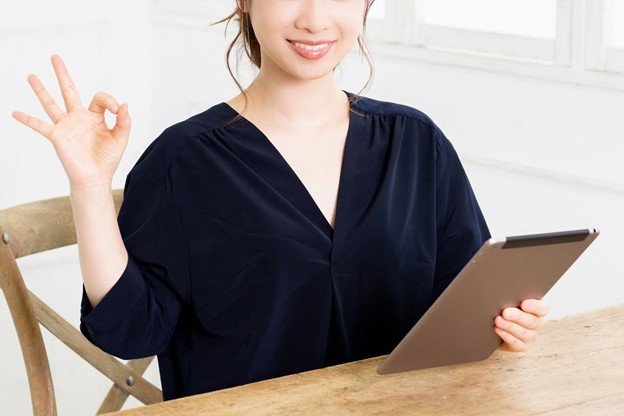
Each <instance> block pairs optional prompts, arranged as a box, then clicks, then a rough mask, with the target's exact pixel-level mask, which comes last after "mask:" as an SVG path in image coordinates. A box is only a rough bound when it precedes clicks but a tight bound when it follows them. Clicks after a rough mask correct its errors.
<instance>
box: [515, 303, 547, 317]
mask: <svg viewBox="0 0 624 416" xmlns="http://www.w3.org/2000/svg"><path fill="white" fill-rule="evenodd" d="M520 309H522V310H523V311H525V312H528V313H532V314H533V315H536V316H541V317H544V316H546V315H548V311H549V309H550V308H549V307H548V304H547V303H546V302H545V301H543V300H541V299H526V300H524V301H523V302H522V303H521V304H520Z"/></svg>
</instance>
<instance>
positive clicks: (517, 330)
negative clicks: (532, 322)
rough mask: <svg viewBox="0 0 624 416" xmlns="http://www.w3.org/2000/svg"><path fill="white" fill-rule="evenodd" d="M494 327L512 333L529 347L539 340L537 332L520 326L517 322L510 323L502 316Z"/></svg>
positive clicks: (497, 319)
mask: <svg viewBox="0 0 624 416" xmlns="http://www.w3.org/2000/svg"><path fill="white" fill-rule="evenodd" d="M494 325H495V327H496V328H499V329H502V330H504V331H506V332H508V333H510V334H511V335H513V336H514V337H515V338H518V339H519V340H521V341H522V342H524V343H525V344H527V345H528V344H531V343H533V342H534V341H535V340H536V339H537V330H535V329H530V328H527V327H525V326H523V325H519V324H517V323H516V322H513V321H509V320H507V319H504V318H502V317H500V316H498V317H496V319H495V320H494Z"/></svg>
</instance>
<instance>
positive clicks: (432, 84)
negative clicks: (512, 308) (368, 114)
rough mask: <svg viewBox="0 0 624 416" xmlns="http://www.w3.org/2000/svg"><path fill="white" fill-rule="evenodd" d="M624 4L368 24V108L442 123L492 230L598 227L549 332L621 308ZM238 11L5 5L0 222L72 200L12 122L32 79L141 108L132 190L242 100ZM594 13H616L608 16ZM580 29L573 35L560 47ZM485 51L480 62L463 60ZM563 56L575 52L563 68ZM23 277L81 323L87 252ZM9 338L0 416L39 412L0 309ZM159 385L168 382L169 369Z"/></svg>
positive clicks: (483, 7)
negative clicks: (176, 127)
mask: <svg viewBox="0 0 624 416" xmlns="http://www.w3.org/2000/svg"><path fill="white" fill-rule="evenodd" d="M621 3H622V2H617V1H608V0H607V1H604V2H602V1H597V0H592V2H591V6H589V4H590V3H589V2H585V1H582V0H571V1H568V0H563V1H562V0H558V1H556V0H548V1H545V0H539V1H538V0H533V1H528V0H516V1H514V0H505V1H503V0H479V1H476V0H475V1H471V2H466V1H464V0H454V1H453V0H444V1H442V0H418V1H415V2H414V3H413V4H411V3H409V1H406V0H396V1H395V0H393V1H392V2H385V1H382V0H378V4H377V6H376V9H375V10H374V16H376V17H378V19H372V20H371V33H373V34H374V38H375V39H373V41H372V42H371V47H372V50H373V55H374V57H375V65H376V80H375V83H374V86H373V88H372V89H371V91H370V92H369V93H368V96H370V97H373V98H378V99H383V100H390V101H395V102H400V103H404V104H408V105H411V106H414V107H417V108H419V109H420V110H422V111H424V112H426V113H427V114H429V115H430V116H431V117H432V118H433V119H434V120H435V122H436V123H437V124H438V125H439V126H440V127H441V128H442V129H443V130H444V132H445V133H446V135H447V136H448V137H449V138H450V139H451V141H452V142H453V143H454V145H455V147H456V148H457V150H458V152H459V154H460V157H461V158H462V160H463V162H464V165H465V168H466V170H467V171H468V174H469V176H470V178H471V181H472V184H473V187H474V189H475V192H476V193H477V197H478V198H479V201H480V203H481V206H482V209H483V211H484V213H485V215H486V218H487V219H488V222H489V224H490V227H491V230H492V232H493V234H495V235H498V236H505V235H514V234H524V233H536V232H546V231H557V230H566V229H576V228H588V227H596V228H599V229H601V231H602V235H601V236H600V237H599V238H598V240H597V241H596V243H595V244H594V246H592V247H591V248H590V249H589V250H588V251H587V253H586V254H585V255H584V256H583V257H582V258H581V259H580V260H579V262H578V263H577V264H575V265H574V266H573V267H572V269H570V271H569V272H568V273H567V274H566V276H565V277H564V278H563V279H562V280H561V281H560V282H559V283H558V284H557V285H556V287H555V288H554V289H553V290H552V291H551V292H550V293H549V295H548V299H549V301H550V304H551V307H552V313H551V317H552V318H557V317H561V316H564V315H569V314H573V313H578V312H582V311H586V310H590V309H595V308H599V307H603V306H607V305H612V304H616V303H622V302H624V273H623V272H624V266H623V265H622V262H621V261H620V258H621V256H622V243H621V239H622V235H624V219H622V215H621V213H622V212H624V168H623V165H622V159H623V156H624V145H623V144H622V143H623V139H624V75H623V73H622V72H618V71H619V69H618V68H619V66H618V65H620V64H618V61H617V57H618V53H619V52H618V49H617V48H618V47H619V48H620V49H619V50H620V51H621V48H623V47H624V30H623V29H622V28H624V7H622V5H621ZM466 4H470V5H471V6H470V7H469V8H466ZM230 5H231V2H230V1H223V0H220V1H218V2H216V1H214V0H212V1H201V0H176V1H155V0H134V1H132V2H124V1H121V0H107V1H102V0H92V1H89V2H85V1H79V0H55V1H54V2H46V1H43V0H22V1H21V2H8V1H6V2H1V3H0V131H1V132H2V137H1V138H0V168H1V169H2V175H1V176H0V209H2V208H5V207H8V206H12V205H16V204H19V203H24V202H28V201H33V200H37V199H43V198H48V197H54V196H58V195H63V194H66V193H67V192H68V188H67V183H66V180H65V178H64V175H63V171H62V169H61V167H60V164H59V163H58V162H57V160H56V158H55V156H54V153H53V151H52V148H51V147H50V146H49V144H48V143H47V142H46V140H45V139H43V138H41V137H38V136H37V135H36V134H34V133H32V132H31V131H29V130H27V129H26V128H24V127H22V126H21V125H19V124H18V123H17V122H15V121H14V120H13V119H12V118H11V112H12V111H13V110H15V109H21V110H25V111H28V112H32V113H35V114H39V115H41V116H43V114H42V111H41V110H40V107H39V105H38V103H37V101H36V98H35V96H34V95H33V94H32V93H31V92H30V90H29V87H28V84H27V83H26V77H27V75H28V74H29V73H37V74H38V75H40V77H41V78H42V79H43V81H44V83H45V84H46V85H48V86H49V87H50V89H51V90H52V91H54V92H55V95H56V96H57V97H58V94H57V93H56V92H57V90H55V88H54V87H53V86H54V77H53V73H52V70H51V66H50V64H49V56H50V55H51V54H52V53H59V54H61V55H62V56H63V57H64V58H65V60H66V62H67V64H68V66H69V69H70V71H71V73H72V74H73V76H74V80H75V81H76V83H77V85H78V87H79V90H80V91H81V93H82V97H83V100H84V101H85V104H86V103H88V102H89V101H90V99H91V97H92V96H93V94H94V93H95V92H96V91H99V90H104V91H107V92H110V93H111V94H113V95H115V96H116V97H118V98H119V100H121V101H125V102H128V103H129V104H130V111H131V114H132V117H133V120H134V125H133V133H132V136H131V143H130V145H129V148H128V150H127V152H126V154H125V157H124V160H123V162H122V164H121V167H120V169H119V171H118V174H117V176H116V178H115V186H116V187H122V186H123V181H124V177H125V175H126V173H127V172H128V171H129V169H130V168H131V167H132V165H133V164H134V162H135V161H136V159H137V158H138V157H139V156H140V154H141V152H142V151H143V149H145V147H146V146H147V145H148V144H149V143H150V142H151V141H152V140H153V139H154V138H155V137H156V136H157V135H158V134H159V133H160V132H161V131H162V130H163V129H164V128H166V127H167V126H169V125H171V124H172V123H175V122H177V121H180V120H182V119H185V118H187V117H189V116H190V115H193V114H195V113H197V112H199V111H202V110H203V109H205V108H207V107H209V106H212V105H214V104H215V103H218V102H220V101H224V100H227V99H228V98H230V97H231V96H233V95H234V94H235V93H236V88H235V87H234V84H233V83H232V82H231V81H230V79H229V77H228V75H227V72H226V70H225V65H224V50H225V46H226V42H225V39H224V35H223V27H222V26H218V27H212V26H210V22H214V21H216V20H218V19H219V18H221V17H223V16H225V15H226V14H227V13H228V11H229V10H230ZM501 5H502V6H501ZM596 5H602V6H605V10H608V11H609V13H606V14H604V17H605V19H600V17H601V16H603V14H602V11H601V10H602V9H595V7H596ZM386 6H387V7H388V9H386V8H385V7H386ZM397 6H400V7H404V8H405V9H406V10H412V11H414V12H415V13H414V16H413V17H412V13H409V14H405V15H404V16H403V18H402V20H400V22H402V25H393V24H390V23H389V22H388V21H384V20H383V18H384V17H385V18H386V19H390V18H395V19H396V16H400V11H401V10H400V7H397ZM562 6H563V7H564V8H557V7H562ZM567 6H570V7H569V8H567V9H566V8H565V7H567ZM602 6H601V7H602ZM562 10H563V12H562ZM417 13H418V14H417ZM393 16H394V17H393ZM558 16H559V18H560V19H562V20H559V23H557V20H556V19H557V18H558ZM561 16H563V18H562V17H561ZM596 16H598V17H596ZM412 20H414V22H412ZM415 22H417V23H418V24H420V25H424V26H426V28H425V29H427V28H428V29H427V30H429V29H431V31H430V32H427V33H433V34H434V35H435V36H434V37H433V38H431V39H435V42H438V41H440V42H441V44H444V45H446V46H445V47H444V48H442V49H439V48H438V49H436V48H437V47H436V45H439V44H440V43H436V44H433V45H426V44H425V45H423V42H424V41H422V39H421V41H420V43H419V41H417V40H414V38H412V37H410V36H412V33H411V32H410V34H409V36H407V35H405V33H407V32H406V28H408V29H409V28H411V27H412V26H413V25H412V23H414V24H415ZM562 22H563V23H562ZM596 22H598V23H596ZM564 23H565V24H564ZM585 25H588V26H585ZM399 26H400V27H399ZM424 26H423V27H424ZM568 26H570V27H571V28H572V29H570V32H569V33H568V32H564V33H563V36H561V35H557V34H558V33H560V31H561V30H567V29H566V28H567V27H568ZM414 27H415V26H414ZM586 29H587V30H586ZM410 30H411V29H410ZM423 33H425V32H423ZM585 33H588V34H591V36H589V35H588V37H587V38H585V37H584V36H585V35H584V34H585ZM466 34H474V35H475V36H474V38H471V39H470V40H471V42H472V41H473V40H474V42H475V43H469V44H467V43H465V42H464V41H465V40H466ZM403 35H405V36H404V37H402V36H403ZM440 36H442V37H443V39H440V38H439V37H440ZM503 38H504V39H507V40H509V39H511V42H510V43H509V45H511V46H510V49H505V53H507V51H511V52H509V54H511V55H513V53H515V52H514V51H516V50H517V51H519V52H518V56H520V57H514V56H491V54H489V55H487V56H485V55H484V54H483V53H482V52H479V51H478V50H481V49H480V46H483V45H484V47H485V48H489V47H490V46H492V45H490V44H489V43H488V42H494V49H495V50H499V49H497V48H498V46H500V45H499V42H498V39H500V40H501V41H500V43H502V40H503ZM555 38H557V39H558V42H559V43H558V44H557V45H559V46H556V48H558V49H557V51H558V52H557V53H552V54H551V55H552V56H553V62H537V63H536V62H535V59H526V57H527V56H531V53H532V50H531V48H542V49H540V50H542V52H540V55H539V56H540V57H543V56H550V55H548V54H546V55H544V53H543V50H544V49H543V48H544V47H546V50H547V48H548V45H550V44H549V43H544V42H551V43H552V42H554V41H553V39H555ZM562 39H563V40H564V41H563V43H561V42H560V41H561V40H562ZM569 40H570V42H568V41H569ZM448 45H455V46H452V47H450V49H451V50H449V46H448ZM457 45H459V46H457ZM466 45H467V46H466ZM473 45H476V47H475V50H477V49H478V50H477V51H476V52H475V51H470V50H468V51H467V50H458V48H459V49H461V48H464V49H465V48H467V47H470V48H472V47H473ZM561 45H563V48H564V49H565V48H567V49H565V50H564V53H563V54H562V53H561ZM613 48H615V49H613ZM488 50H489V49H488ZM613 50H614V51H615V52H613ZM473 52H474V53H473ZM562 57H563V58H562ZM588 57H591V60H590V59H589V58H588ZM540 59H545V58H540ZM590 61H591V62H590ZM609 68H611V69H609ZM612 68H616V69H615V70H613V69H612ZM605 69H608V70H605ZM241 75H242V77H243V78H244V79H250V77H251V76H252V73H251V72H250V71H249V70H248V68H247V66H245V65H243V66H242V74H241ZM366 76H367V68H366V66H365V65H364V64H362V62H361V59H360V58H359V56H358V55H357V54H356V53H354V54H353V55H352V56H350V57H349V58H348V59H347V61H346V62H345V63H344V64H343V65H342V66H341V68H340V69H339V70H338V71H337V79H338V82H339V84H340V86H341V87H342V88H344V89H347V90H351V91H358V90H359V89H360V87H361V86H362V85H363V83H364V81H365V79H366ZM21 263H22V265H23V266H24V268H25V269H26V270H27V271H28V275H27V283H28V284H29V285H30V287H31V288H32V290H33V291H34V292H36V293H38V294H39V295H40V296H41V297H42V298H44V299H45V300H47V301H49V302H50V303H52V304H53V305H54V306H55V307H56V308H58V309H59V310H60V312H61V313H62V315H64V316H65V317H66V318H67V319H68V320H70V321H72V322H74V323H76V324H77V323H78V314H79V300H80V294H81V285H80V276H79V271H78V267H77V259H76V252H75V249H73V248H71V249H63V250H59V251H58V252H56V253H52V254H51V255H48V256H46V257H45V258H43V259H39V260H36V261H35V260H34V259H24V260H22V261H21ZM59 274H60V275H62V276H60V278H59ZM44 332H45V330H44ZM0 334H2V343H1V344H0V352H1V354H0V369H1V370H2V371H1V372H0V414H11V415H22V414H30V399H29V393H28V386H27V380H26V375H25V371H24V368H23V363H22V361H21V353H20V350H19V345H18V342H17V338H16V336H15V331H14V328H13V326H12V322H11V319H10V316H9V313H8V310H7V309H6V305H5V303H4V301H0ZM44 335H46V340H47V345H48V349H49V353H50V357H51V365H52V369H53V372H54V377H55V387H56V391H57V396H58V397H57V399H58V405H59V413H60V414H62V415H74V414H76V415H82V414H89V413H94V412H95V409H96V408H97V405H98V404H99V402H100V401H101V399H102V398H103V397H104V394H105V392H106V390H107V389H108V387H109V383H108V382H107V381H105V380H103V379H102V378H101V377H100V376H98V375H97V373H96V372H95V371H92V370H90V369H89V368H88V367H87V366H86V365H84V364H82V363H80V362H78V361H77V360H74V359H73V357H72V354H71V353H69V352H67V351H66V348H65V347H63V346H62V345H59V343H58V342H57V341H55V340H53V339H51V338H49V337H47V334H44ZM150 377H151V378H152V379H157V369H156V368H152V369H151V372H150ZM133 404H134V402H132V403H131V404H130V405H133Z"/></svg>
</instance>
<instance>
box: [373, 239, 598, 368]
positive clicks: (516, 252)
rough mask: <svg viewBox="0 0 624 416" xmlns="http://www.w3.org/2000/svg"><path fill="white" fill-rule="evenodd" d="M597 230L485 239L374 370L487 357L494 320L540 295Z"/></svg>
mask: <svg viewBox="0 0 624 416" xmlns="http://www.w3.org/2000/svg"><path fill="white" fill-rule="evenodd" d="M597 235H598V231H597V230H577V231H566V232H559V233H549V234H538V235H527V236H518V237H508V238H507V239H504V240H495V239H490V240H488V241H486V242H485V243H484V245H483V247H481V249H480V250H479V251H478V252H477V253H476V254H475V255H474V257H473V258H472V259H471V261H470V262H468V264H466V266H465V267H464V268H463V269H462V271H461V272H460V273H459V274H458V275H457V276H456V277H455V279H454V280H453V282H452V283H451V284H450V285H449V286H448V287H447V289H446V290H445V291H444V292H443V293H442V294H441V295H440V297H439V298H438V299H437V300H436V302H435V303H434V304H433V305H432V306H431V307H430V308H429V310H428V311H427V312H426V313H425V314H424V315H423V316H422V318H421V319H420V320H419V321H418V322H417V323H416V325H414V327H413V328H412V329H411V330H410V332H409V333H408V334H407V335H406V336H405V337H404V338H403V340H402V341H401V342H400V343H399V344H398V345H397V347H396V348H395V349H394V350H393V351H392V353H391V354H390V355H389V356H388V357H387V358H386V360H384V362H383V363H382V364H381V365H380V366H379V368H378V370H377V371H378V373H379V374H388V373H396V372H401V371H409V370H415V369H421V368H430V367H437V366H442V365H450V364H458V363H465V362H471V361H478V360H483V359H486V358H488V357H489V356H490V355H491V354H492V353H493V352H494V351H495V350H496V348H497V347H498V346H499V345H500V344H501V339H500V338H499V337H498V335H496V333H495V332H494V318H495V317H496V316H498V315H499V314H500V313H501V311H502V310H503V309H505V308H507V307H511V306H513V307H516V306H518V305H519V304H520V302H522V301H523V300H524V299H541V298H542V297H543V296H544V295H545V294H546V292H548V290H550V288H551V287H552V286H553V285H554V284H555V283H556V282H557V280H559V278H560V277H561V276H562V275H563V274H564V273H565V272H566V271H567V270H568V268H569V267H570V266H571V265H572V264H573V263H574V262H575V261H576V259H577V258H578V257H579V256H580V255H581V254H582V253H583V251H585V249H586V248H587V247H588V246H589V244H591V242H592V241H593V240H594V239H595V238H596V237H597Z"/></svg>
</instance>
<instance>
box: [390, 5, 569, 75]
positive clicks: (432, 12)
mask: <svg viewBox="0 0 624 416" xmlns="http://www.w3.org/2000/svg"><path fill="white" fill-rule="evenodd" d="M384 3H385V4H384V6H385V9H386V10H385V19H384V23H385V28H384V30H383V34H384V36H383V41H385V42H390V43H395V44H403V45H412V46H420V47H425V48H430V49H443V50H454V51H458V52H470V53H480V54H487V55H501V56H507V57H514V58H524V59H528V60H536V61H542V62H548V63H553V64H559V65H562V64H563V65H565V64H568V63H569V60H570V51H569V49H570V36H569V35H570V21H571V15H572V1H571V0H471V1H469V2H467V1H465V0H396V1H394V2H384Z"/></svg>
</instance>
